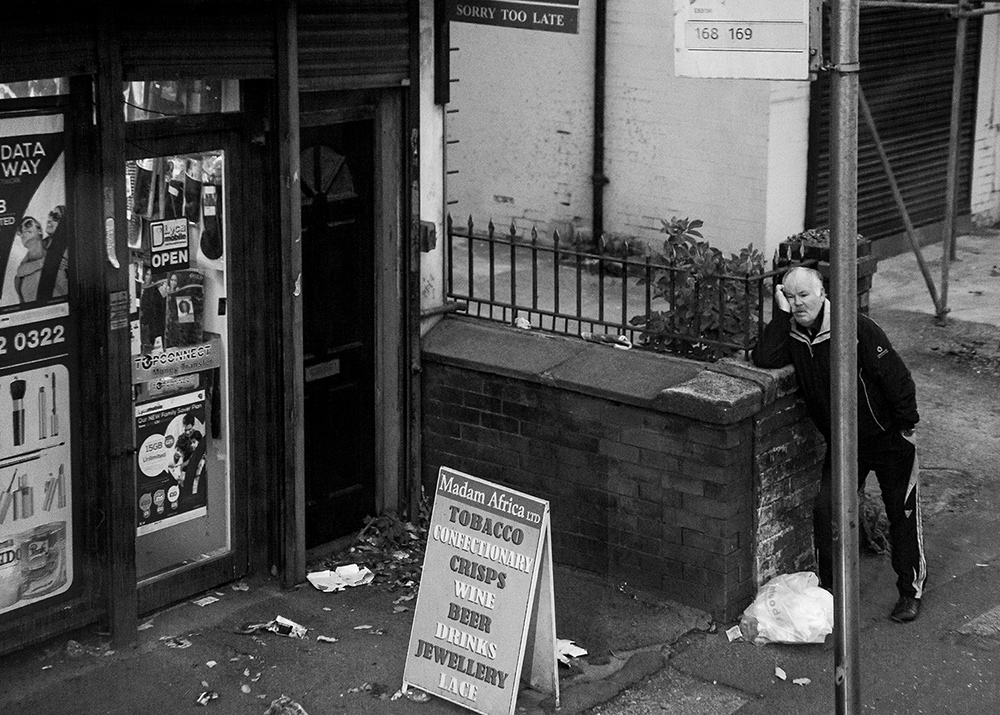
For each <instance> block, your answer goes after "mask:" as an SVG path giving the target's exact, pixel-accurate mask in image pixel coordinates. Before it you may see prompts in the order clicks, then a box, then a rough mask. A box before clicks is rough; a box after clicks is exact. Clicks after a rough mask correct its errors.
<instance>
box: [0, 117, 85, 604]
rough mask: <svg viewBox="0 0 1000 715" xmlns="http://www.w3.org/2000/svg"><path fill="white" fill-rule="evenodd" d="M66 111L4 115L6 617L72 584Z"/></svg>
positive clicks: (1, 295) (0, 420)
mask: <svg viewBox="0 0 1000 715" xmlns="http://www.w3.org/2000/svg"><path fill="white" fill-rule="evenodd" d="M63 141H64V137H63V116H62V115H60V114H47V115H40V116H19V117H12V118H3V119H0V269H3V268H4V267H5V270H4V272H3V273H2V281H3V282H2V284H0V415H2V417H0V614H3V613H6V612H8V611H13V610H17V609H19V608H22V607H24V606H27V605H30V604H34V603H38V602H39V601H42V600H45V599H47V598H51V597H53V596H57V595H59V594H61V593H64V592H66V591H67V590H68V589H69V588H70V587H71V586H72V584H73V554H74V547H73V529H74V526H73V490H72V476H73V475H72V467H73V461H72V448H71V440H70V435H71V422H70V405H71V402H72V400H71V396H72V394H73V393H72V390H73V384H72V381H73V376H72V374H71V370H70V368H69V365H70V364H71V360H70V354H71V351H72V348H71V345H72V344H73V341H72V340H71V335H70V330H71V325H72V324H71V321H70V306H69V303H68V286H67V260H68V259H67V253H68V249H67V240H66V232H67V231H68V230H69V228H68V223H67V221H66V205H65V204H66V175H65V173H66V172H65V159H64V151H63Z"/></svg>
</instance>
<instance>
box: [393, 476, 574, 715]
mask: <svg viewBox="0 0 1000 715" xmlns="http://www.w3.org/2000/svg"><path fill="white" fill-rule="evenodd" d="M551 553H552V551H551V543H550V527H549V507H548V502H546V501H544V500H541V499H537V498H535V497H532V496H529V495H527V494H522V493H520V492H517V491H514V490H511V489H506V488H503V487H500V486H497V485H495V484H491V483H490V482H486V481H483V480H481V479H477V478H476V477H472V476H470V475H468V474H462V473H461V472H456V471H454V470H451V469H448V468H447V467H442V468H441V470H440V472H439V474H438V481H437V486H436V489H435V495H434V511H433V513H432V514H431V521H430V527H429V531H428V535H427V551H426V554H425V555H424V567H423V573H422V575H421V578H420V590H419V592H418V594H417V605H416V609H415V612H414V618H413V629H412V631H411V632H410V643H409V648H408V651H407V655H406V668H405V670H404V673H403V682H404V683H405V684H406V686H407V687H409V686H415V687H417V688H420V689H422V690H425V691H426V692H429V693H431V694H433V695H437V696H439V697H441V698H444V699H446V700H450V701H451V702H454V703H457V704H459V705H461V706H463V707H465V708H468V709H470V710H473V711H475V712H478V713H484V715H500V714H501V713H506V714H508V715H509V714H510V713H513V712H514V706H515V703H516V698H517V692H518V687H519V683H520V680H521V672H522V669H524V670H525V671H526V672H528V673H529V676H530V677H529V680H530V682H531V684H532V685H533V686H535V687H536V688H537V689H539V690H542V691H545V692H553V693H554V694H555V696H556V699H557V701H558V678H557V673H556V660H555V613H554V611H553V602H552V559H551Z"/></svg>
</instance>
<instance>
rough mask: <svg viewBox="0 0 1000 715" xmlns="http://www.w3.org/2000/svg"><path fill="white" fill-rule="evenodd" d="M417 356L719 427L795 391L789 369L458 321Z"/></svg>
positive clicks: (435, 331)
mask: <svg viewBox="0 0 1000 715" xmlns="http://www.w3.org/2000/svg"><path fill="white" fill-rule="evenodd" d="M422 355H423V359H430V360H435V361H437V362H440V363H442V364H448V365H454V366H456V367H464V368H468V369H474V370H479V371H488V372H491V373H494V374H498V375H503V376H507V377H516V378H520V379H526V380H530V381H533V382H537V383H539V384H545V385H549V386H551V387H558V388H561V389H565V390H571V391H574V392H579V393H582V394H585V395H591V396H599V397H603V398H606V399H609V400H614V401H616V402H622V403H626V404H631V405H635V406H637V407H645V408H648V409H655V410H658V411H661V412H667V413H671V414H676V415H681V416H684V417H690V418H692V419H696V420H701V421H704V422H709V423H713V424H719V425H728V424H735V423H737V422H740V421H742V420H744V419H746V418H748V417H750V416H752V415H754V414H756V413H758V412H760V410H761V409H762V408H763V407H764V406H765V405H767V404H770V403H771V402H773V401H774V400H775V399H776V398H777V397H779V396H782V395H785V394H788V393H789V392H791V391H793V390H794V389H795V380H794V374H793V372H792V368H791V367H786V368H781V369H779V370H763V369H760V368H757V367H754V366H753V365H751V364H750V363H748V362H746V361H745V360H739V359H724V360H720V361H719V362H717V363H701V362H696V361H693V360H688V359H685V358H679V357H673V356H670V355H663V354H659V353H653V352H649V351H645V350H621V349H619V348H615V347H612V346H610V345H607V344H603V343H591V342H587V341H584V340H581V339H579V338H576V337H571V336H564V335H554V334H552V333H544V332H541V331H531V330H523V329H521V328H515V327H512V326H507V325H502V324H499V323H495V322H490V321H486V320H481V319H477V318H468V317H461V316H449V317H447V318H445V319H444V320H442V321H440V322H439V323H438V324H437V325H436V326H434V327H433V328H432V329H431V330H430V331H428V333H427V334H426V335H425V336H424V338H423V343H422Z"/></svg>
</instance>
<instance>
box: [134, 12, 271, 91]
mask: <svg viewBox="0 0 1000 715" xmlns="http://www.w3.org/2000/svg"><path fill="white" fill-rule="evenodd" d="M278 5H279V3H274V2H267V1H266V0H216V1H215V2H211V3H207V2H200V1H195V0H172V2H169V3H155V4H154V3H131V4H128V5H124V6H123V9H122V10H121V11H120V15H119V19H120V22H121V44H122V65H123V68H124V72H125V78H126V79H128V80H140V79H173V78H181V77H188V78H197V77H209V76H211V77H225V78H232V79H250V78H259V77H273V76H274V74H275V72H276V65H275V62H276V56H277V55H276V47H277V45H276V38H275V31H276V27H277V24H276V19H277V12H278V10H277V6H278Z"/></svg>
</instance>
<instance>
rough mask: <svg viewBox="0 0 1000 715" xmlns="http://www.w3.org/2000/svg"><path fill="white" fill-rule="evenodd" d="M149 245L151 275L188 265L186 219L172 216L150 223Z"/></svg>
mask: <svg viewBox="0 0 1000 715" xmlns="http://www.w3.org/2000/svg"><path fill="white" fill-rule="evenodd" d="M149 247H150V253H151V255H150V264H151V267H152V272H153V275H159V274H163V273H167V272H169V271H173V270H178V269H183V268H187V267H188V266H189V265H190V249H189V245H188V222H187V219H185V218H172V219H167V220H166V221H153V222H152V223H150V225H149Z"/></svg>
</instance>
